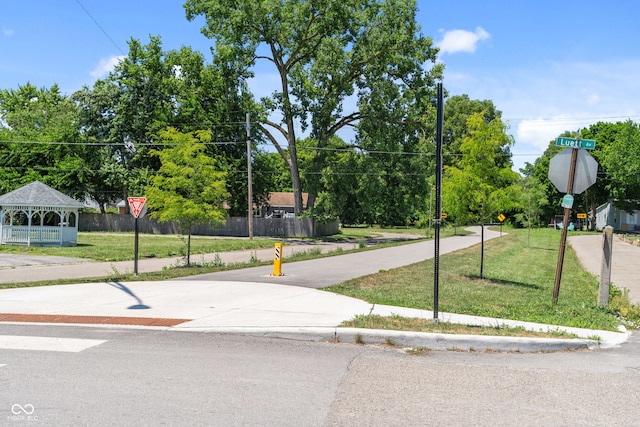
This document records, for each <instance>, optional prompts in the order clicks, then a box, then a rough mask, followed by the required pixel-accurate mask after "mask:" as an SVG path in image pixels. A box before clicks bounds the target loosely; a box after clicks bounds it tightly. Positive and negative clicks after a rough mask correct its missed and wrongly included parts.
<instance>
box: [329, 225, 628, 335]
mask: <svg viewBox="0 0 640 427" xmlns="http://www.w3.org/2000/svg"><path fill="white" fill-rule="evenodd" d="M505 231H507V230H505ZM559 241H560V233H559V232H558V231H555V230H552V229H537V230H533V231H532V234H531V244H530V246H529V247H528V246H527V230H514V229H509V230H508V234H504V235H503V237H500V238H496V239H493V240H490V241H487V242H485V262H484V278H483V279H480V278H479V272H480V245H476V246H474V247H471V248H467V249H463V250H460V251H457V252H455V253H452V254H447V255H443V256H441V257H440V274H439V284H440V286H439V310H440V311H442V312H451V313H459V314H470V315H478V316H488V317H497V318H505V319H514V320H522V321H530V322H540V323H546V324H552V325H563V326H575V327H581V328H593V329H607V330H615V329H616V327H617V326H618V325H619V324H620V323H621V321H620V319H619V317H617V316H616V314H617V310H616V309H608V310H605V309H600V308H598V307H597V292H598V281H597V280H596V278H595V277H594V276H592V275H590V274H589V273H587V272H585V271H584V270H583V269H582V268H581V266H580V265H579V262H578V260H577V258H576V256H575V254H574V252H573V251H572V250H567V251H566V254H565V261H564V268H563V274H562V283H561V287H560V294H559V300H558V303H557V304H555V305H554V304H553V303H552V297H553V287H554V282H555V273H556V265H557V260H558V248H559ZM433 276H434V274H433V260H428V261H424V262H421V263H417V264H413V265H411V266H407V267H402V268H398V269H394V270H390V271H386V272H380V273H378V274H374V275H370V276H367V277H363V278H359V279H355V280H351V281H348V282H345V283H343V284H340V285H337V286H332V287H330V288H327V290H329V291H332V292H336V293H340V294H344V295H349V296H352V297H355V298H359V299H363V300H365V301H368V302H371V303H375V304H385V305H394V306H402V307H412V308H420V309H427V310H432V309H433ZM617 296H618V299H617V300H616V299H615V298H614V300H615V301H617V303H618V304H623V305H624V301H623V299H621V298H620V295H619V292H618V293H617ZM627 304H628V300H627Z"/></svg>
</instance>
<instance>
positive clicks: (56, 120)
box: [0, 83, 92, 199]
mask: <svg viewBox="0 0 640 427" xmlns="http://www.w3.org/2000/svg"><path fill="white" fill-rule="evenodd" d="M0 129H2V131H1V133H2V139H3V142H2V143H0V176H1V177H2V180H0V181H1V182H2V183H1V184H0V189H1V190H4V191H9V190H13V189H15V188H17V187H19V186H21V185H24V184H28V183H30V182H31V181H33V180H36V179H37V180H40V181H42V182H44V183H46V184H48V185H51V186H53V187H55V188H57V189H58V190H60V191H63V192H65V193H67V194H69V195H71V196H74V197H77V198H79V199H83V198H84V196H85V194H86V184H87V182H88V180H89V177H90V175H91V173H92V171H91V169H90V167H89V165H88V163H87V159H88V158H89V157H90V156H91V155H92V153H91V152H90V151H88V150H86V149H85V147H84V146H83V145H82V144H80V131H79V115H78V109H77V107H76V105H75V103H74V102H73V101H72V100H71V99H70V98H69V97H67V96H65V95H62V94H61V93H60V90H59V88H58V86H57V85H55V84H54V85H53V86H52V87H51V88H40V89H38V88H36V87H35V86H33V85H31V84H29V83H27V84H25V85H24V86H19V87H18V89H6V90H2V91H0Z"/></svg>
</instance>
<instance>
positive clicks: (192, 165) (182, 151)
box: [145, 128, 228, 265]
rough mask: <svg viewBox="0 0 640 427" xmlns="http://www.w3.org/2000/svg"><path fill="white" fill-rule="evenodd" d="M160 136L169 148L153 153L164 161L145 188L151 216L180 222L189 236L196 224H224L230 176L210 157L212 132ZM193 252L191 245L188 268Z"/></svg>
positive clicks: (171, 130)
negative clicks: (208, 147) (207, 144)
mask: <svg viewBox="0 0 640 427" xmlns="http://www.w3.org/2000/svg"><path fill="white" fill-rule="evenodd" d="M160 135H161V137H162V138H163V140H164V143H165V145H166V147H165V148H164V149H162V150H153V151H152V153H151V154H152V155H155V156H158V158H159V159H160V169H159V170H158V172H157V173H156V174H155V175H154V177H153V179H152V182H151V185H150V186H148V187H147V188H146V189H145V194H146V196H147V199H148V202H147V203H148V205H149V209H150V211H151V212H150V215H152V216H155V217H156V218H158V220H159V221H162V222H167V221H174V222H176V223H178V224H179V225H180V227H181V229H182V233H183V234H188V235H189V237H191V229H192V227H193V226H194V225H196V224H217V223H220V222H223V221H224V218H225V217H226V211H225V209H224V203H225V201H226V200H227V198H228V194H227V191H226V186H225V181H224V179H225V176H226V173H225V172H224V171H222V170H221V168H220V164H219V163H220V162H219V161H217V160H216V159H214V158H212V157H210V156H208V155H207V154H206V145H205V144H206V143H207V142H209V141H211V133H210V132H206V131H197V132H195V133H193V134H185V133H180V132H178V131H177V130H176V129H173V128H170V129H168V130H166V131H161V132H160ZM190 241H191V239H189V244H190ZM190 253H191V251H190V245H189V246H188V249H187V265H188V264H189V263H190V257H189V255H190Z"/></svg>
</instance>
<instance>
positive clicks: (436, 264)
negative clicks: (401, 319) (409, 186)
mask: <svg viewBox="0 0 640 427" xmlns="http://www.w3.org/2000/svg"><path fill="white" fill-rule="evenodd" d="M443 118H444V108H443V94H442V83H438V103H437V112H436V212H435V218H436V219H435V223H434V227H433V233H434V234H433V241H434V251H433V321H434V322H438V303H439V302H438V294H439V293H440V289H439V288H440V222H441V221H442V125H443Z"/></svg>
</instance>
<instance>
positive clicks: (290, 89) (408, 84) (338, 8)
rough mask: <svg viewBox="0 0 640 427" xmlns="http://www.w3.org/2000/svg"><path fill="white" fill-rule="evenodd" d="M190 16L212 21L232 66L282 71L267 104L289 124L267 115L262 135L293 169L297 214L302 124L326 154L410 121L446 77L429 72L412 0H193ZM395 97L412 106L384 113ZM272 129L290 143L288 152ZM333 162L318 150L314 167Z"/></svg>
mask: <svg viewBox="0 0 640 427" xmlns="http://www.w3.org/2000/svg"><path fill="white" fill-rule="evenodd" d="M185 10H186V13H187V18H188V19H194V18H195V17H197V16H199V15H203V16H204V18H205V19H206V25H205V26H204V28H203V29H202V32H203V34H205V36H207V37H210V38H213V39H215V44H216V56H217V57H219V58H220V60H221V61H224V62H225V63H227V64H230V67H231V68H232V69H238V68H239V69H248V68H250V67H253V66H254V65H255V61H256V60H257V59H267V60H269V61H270V63H271V64H273V65H274V66H275V69H276V71H277V73H278V75H279V77H280V82H281V87H280V89H279V90H278V91H277V92H276V93H274V94H273V96H271V97H270V98H267V99H264V100H263V103H262V105H263V108H264V111H265V117H266V116H267V115H268V113H271V112H274V111H277V112H278V113H280V116H281V117H282V122H281V123H273V122H271V121H269V120H267V119H266V118H265V120H264V123H265V126H263V128H262V132H263V134H264V135H265V136H266V137H267V138H268V139H269V140H270V141H271V142H272V143H273V144H274V146H275V147H276V149H277V151H278V153H279V154H280V155H281V156H282V158H283V159H284V160H285V162H286V163H287V164H288V166H289V169H290V172H291V179H292V188H293V192H294V196H295V197H294V198H295V213H296V214H297V215H299V214H300V213H301V212H302V183H301V178H300V168H299V162H298V151H297V148H298V145H297V142H298V141H297V137H296V123H295V122H296V121H299V123H300V124H301V126H302V130H303V131H304V130H306V129H307V128H308V127H310V128H311V129H310V130H311V132H310V133H311V136H312V137H313V138H315V139H316V141H317V143H318V148H325V147H326V146H327V143H328V141H329V139H330V138H331V137H332V136H333V135H335V133H336V132H338V131H339V130H340V129H342V128H344V127H345V126H350V125H355V124H357V123H358V122H359V123H360V124H362V123H363V122H364V121H367V120H371V121H374V122H380V121H381V120H382V121H389V122H394V123H400V122H403V121H406V120H407V119H408V118H409V117H408V116H407V115H404V116H398V115H397V113H398V112H401V111H404V112H411V114H412V115H416V116H417V115H420V114H424V113H425V112H426V111H427V110H428V109H429V108H430V102H431V99H432V97H431V95H432V92H433V82H434V79H435V78H437V77H438V76H440V75H441V72H442V67H441V66H439V65H434V66H433V67H432V68H431V69H428V67H425V66H424V64H425V62H427V61H428V62H431V63H434V64H435V60H436V53H437V49H436V48H434V47H433V43H432V40H431V39H430V38H427V37H424V36H422V35H421V34H419V28H418V24H417V23H416V19H415V14H416V4H415V1H413V0H398V1H393V2H388V1H373V2H361V1H359V0H347V1H342V2H334V1H328V0H321V1H313V2H311V1H299V2H282V1H279V0H266V1H261V2H255V1H251V0H233V1H231V0H214V1H211V0H188V1H187V2H186V3H185ZM259 47H260V48H262V49H260V50H258V48H259ZM381 52H384V54H381ZM352 95H355V96H356V97H357V99H358V108H357V109H356V111H348V110H347V109H346V108H345V101H346V99H347V98H348V97H350V96H352ZM390 99H391V100H394V104H396V105H404V108H394V110H395V113H396V114H395V115H389V114H388V109H387V108H386V106H388V103H387V101H388V100H390ZM272 131H275V132H277V134H278V135H279V136H281V137H283V138H284V139H286V142H287V150H285V149H283V148H282V147H281V146H280V143H279V142H278V139H277V138H276V137H275V136H274V135H273V134H272V133H271V132H272ZM325 156H326V152H324V151H317V153H316V154H315V156H314V160H313V165H314V166H315V165H324V163H325ZM312 169H316V168H314V167H312ZM312 192H314V193H315V191H312ZM316 195H317V194H312V195H311V196H312V197H311V199H312V200H313V199H314V197H315V196H316Z"/></svg>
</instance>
